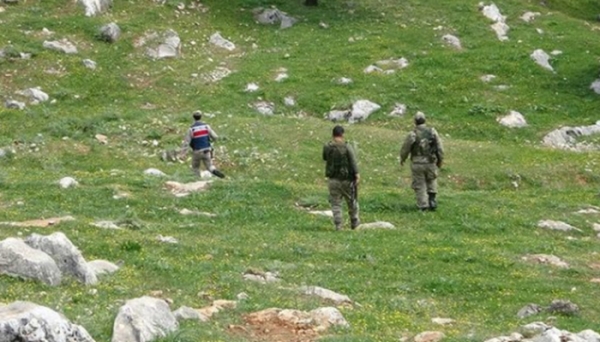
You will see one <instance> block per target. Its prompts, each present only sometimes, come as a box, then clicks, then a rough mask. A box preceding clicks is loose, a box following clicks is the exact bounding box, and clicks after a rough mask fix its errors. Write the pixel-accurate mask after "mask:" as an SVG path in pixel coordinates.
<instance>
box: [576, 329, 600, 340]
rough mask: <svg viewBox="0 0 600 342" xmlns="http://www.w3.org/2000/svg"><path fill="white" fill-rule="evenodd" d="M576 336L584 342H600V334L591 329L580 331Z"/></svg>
mask: <svg viewBox="0 0 600 342" xmlns="http://www.w3.org/2000/svg"><path fill="white" fill-rule="evenodd" d="M577 336H579V337H580V338H582V339H583V340H585V341H586V342H600V334H598V333H597V332H595V331H594V330H591V329H587V330H583V331H580V332H579V333H577Z"/></svg>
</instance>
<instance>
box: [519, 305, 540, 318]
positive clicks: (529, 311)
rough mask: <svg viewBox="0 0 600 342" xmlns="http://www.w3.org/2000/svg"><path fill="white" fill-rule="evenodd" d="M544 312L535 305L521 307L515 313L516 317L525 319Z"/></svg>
mask: <svg viewBox="0 0 600 342" xmlns="http://www.w3.org/2000/svg"><path fill="white" fill-rule="evenodd" d="M542 311H544V308H542V307H541V306H539V305H537V304H527V305H525V306H524V307H522V308H521V309H520V310H519V312H517V317H519V318H525V317H529V316H533V315H537V314H539V313H540V312H542Z"/></svg>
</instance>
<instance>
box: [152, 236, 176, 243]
mask: <svg viewBox="0 0 600 342" xmlns="http://www.w3.org/2000/svg"><path fill="white" fill-rule="evenodd" d="M156 240H158V241H160V242H164V243H172V244H177V243H179V241H178V240H177V239H176V238H174V237H172V236H162V235H160V234H159V235H158V236H157V237H156Z"/></svg>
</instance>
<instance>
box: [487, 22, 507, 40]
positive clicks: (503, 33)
mask: <svg viewBox="0 0 600 342" xmlns="http://www.w3.org/2000/svg"><path fill="white" fill-rule="evenodd" d="M491 28H492V30H494V32H496V37H498V40H500V41H506V40H508V31H509V30H510V26H508V25H507V24H506V23H505V22H497V23H494V24H492V26H491Z"/></svg>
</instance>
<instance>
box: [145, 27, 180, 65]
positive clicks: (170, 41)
mask: <svg viewBox="0 0 600 342" xmlns="http://www.w3.org/2000/svg"><path fill="white" fill-rule="evenodd" d="M153 37H158V36H153ZM180 49H181V39H180V38H179V35H178V34H177V32H175V31H173V30H171V29H169V30H166V31H165V32H164V33H163V34H162V43H160V44H159V45H158V46H157V47H155V48H147V49H146V55H148V56H149V57H151V58H155V59H162V58H173V57H177V56H179V52H180Z"/></svg>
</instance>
